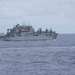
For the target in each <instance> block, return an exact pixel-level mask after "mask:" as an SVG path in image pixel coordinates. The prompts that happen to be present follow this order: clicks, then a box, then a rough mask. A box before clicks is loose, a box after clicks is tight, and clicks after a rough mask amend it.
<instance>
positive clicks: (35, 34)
mask: <svg viewBox="0 0 75 75" xmlns="http://www.w3.org/2000/svg"><path fill="white" fill-rule="evenodd" d="M57 35H58V33H56V32H55V31H52V29H50V30H48V29H46V30H45V31H42V28H39V29H38V30H37V31H35V30H34V28H33V27H32V26H29V25H19V24H17V25H16V26H14V27H13V28H12V29H7V33H6V35H5V38H4V40H6V41H30V40H54V39H56V38H57Z"/></svg>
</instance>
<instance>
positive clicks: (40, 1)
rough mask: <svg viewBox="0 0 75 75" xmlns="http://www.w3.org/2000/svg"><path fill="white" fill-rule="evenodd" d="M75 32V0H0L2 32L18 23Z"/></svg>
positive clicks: (62, 31)
mask: <svg viewBox="0 0 75 75" xmlns="http://www.w3.org/2000/svg"><path fill="white" fill-rule="evenodd" d="M28 22H29V24H30V25H32V26H33V27H34V28H35V29H36V30H37V29H38V28H40V27H42V28H43V30H44V29H45V28H48V29H50V28H52V29H53V30H55V31H57V32H58V33H75V0H0V33H2V32H4V33H6V31H7V29H8V28H12V27H13V26H14V25H16V24H17V23H19V24H21V25H22V24H23V23H26V24H28Z"/></svg>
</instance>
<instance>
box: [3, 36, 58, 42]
mask: <svg viewBox="0 0 75 75" xmlns="http://www.w3.org/2000/svg"><path fill="white" fill-rule="evenodd" d="M56 37H57V35H52V36H20V37H19V36H15V37H6V38H5V39H4V40H5V41H33V40H53V39H56Z"/></svg>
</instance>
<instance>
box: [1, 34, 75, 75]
mask: <svg viewBox="0 0 75 75" xmlns="http://www.w3.org/2000/svg"><path fill="white" fill-rule="evenodd" d="M0 75H75V34H59V35H58V37H57V39H56V40H53V41H52V40H47V41H0Z"/></svg>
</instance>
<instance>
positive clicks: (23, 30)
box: [21, 29, 29, 32]
mask: <svg viewBox="0 0 75 75" xmlns="http://www.w3.org/2000/svg"><path fill="white" fill-rule="evenodd" d="M21 32H29V30H27V29H22V30H21Z"/></svg>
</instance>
